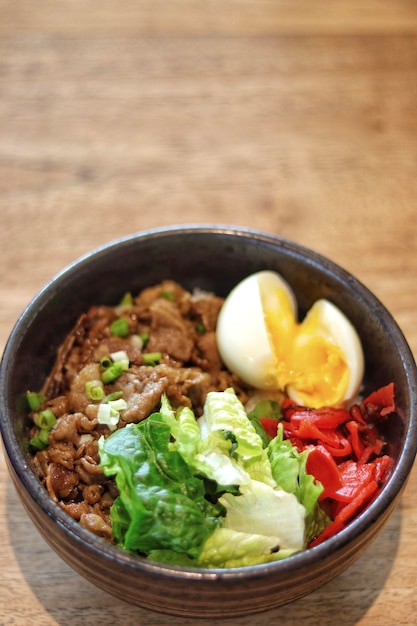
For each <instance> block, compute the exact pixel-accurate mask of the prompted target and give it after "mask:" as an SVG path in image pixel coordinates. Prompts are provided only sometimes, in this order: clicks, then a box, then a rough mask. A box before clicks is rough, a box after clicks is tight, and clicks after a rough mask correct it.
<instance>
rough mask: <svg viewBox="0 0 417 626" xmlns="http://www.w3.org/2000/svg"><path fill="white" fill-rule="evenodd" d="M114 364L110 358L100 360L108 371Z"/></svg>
mask: <svg viewBox="0 0 417 626" xmlns="http://www.w3.org/2000/svg"><path fill="white" fill-rule="evenodd" d="M112 363H113V361H112V360H111V358H110V357H109V356H103V357H101V359H100V365H101V367H102V368H103V369H107V368H108V367H110V365H111V364H112Z"/></svg>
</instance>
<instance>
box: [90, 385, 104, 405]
mask: <svg viewBox="0 0 417 626" xmlns="http://www.w3.org/2000/svg"><path fill="white" fill-rule="evenodd" d="M85 392H86V394H87V398H88V399H89V400H93V401H95V402H96V401H97V400H102V399H103V397H104V390H103V387H102V386H101V382H99V381H97V380H89V381H88V382H86V383H85Z"/></svg>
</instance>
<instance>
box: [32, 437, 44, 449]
mask: <svg viewBox="0 0 417 626" xmlns="http://www.w3.org/2000/svg"><path fill="white" fill-rule="evenodd" d="M29 444H30V445H31V446H32V448H36V450H45V448H46V447H47V445H48V444H46V443H45V442H43V441H42V440H41V438H40V437H31V438H30V439H29Z"/></svg>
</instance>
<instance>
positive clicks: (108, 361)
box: [100, 350, 129, 385]
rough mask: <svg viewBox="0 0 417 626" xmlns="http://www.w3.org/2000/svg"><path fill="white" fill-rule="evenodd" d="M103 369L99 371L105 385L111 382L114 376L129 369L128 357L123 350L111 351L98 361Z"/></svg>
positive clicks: (117, 376) (114, 378)
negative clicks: (108, 355)
mask: <svg viewBox="0 0 417 626" xmlns="http://www.w3.org/2000/svg"><path fill="white" fill-rule="evenodd" d="M100 364H101V367H103V368H104V369H103V371H102V373H101V380H102V381H103V383H104V384H105V385H107V384H108V383H111V382H113V381H114V380H116V378H119V376H120V375H121V374H122V372H124V371H125V370H128V369H129V357H128V356H127V353H126V352H125V351H124V350H119V351H118V352H112V354H111V355H110V358H109V357H103V358H102V359H101V361H100Z"/></svg>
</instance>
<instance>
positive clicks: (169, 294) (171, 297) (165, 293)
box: [161, 291, 175, 302]
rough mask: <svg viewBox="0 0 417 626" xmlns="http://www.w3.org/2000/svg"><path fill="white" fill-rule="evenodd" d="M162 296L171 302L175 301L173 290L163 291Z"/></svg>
mask: <svg viewBox="0 0 417 626" xmlns="http://www.w3.org/2000/svg"><path fill="white" fill-rule="evenodd" d="M161 298H165V299H166V300H171V302H174V300H175V296H174V294H173V293H172V292H171V291H162V292H161Z"/></svg>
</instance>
